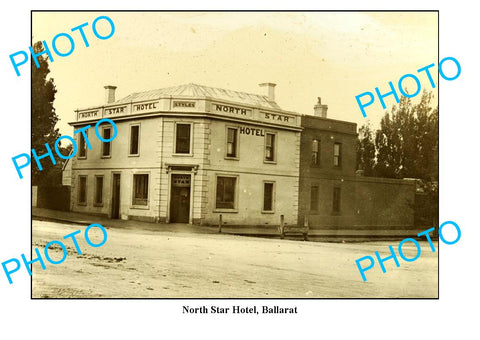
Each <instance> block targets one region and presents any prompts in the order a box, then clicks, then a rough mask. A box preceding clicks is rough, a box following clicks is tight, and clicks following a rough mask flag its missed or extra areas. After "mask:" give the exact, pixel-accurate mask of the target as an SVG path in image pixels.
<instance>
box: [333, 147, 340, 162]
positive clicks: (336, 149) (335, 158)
mask: <svg viewBox="0 0 480 340" xmlns="http://www.w3.org/2000/svg"><path fill="white" fill-rule="evenodd" d="M341 152H342V144H340V143H335V144H333V166H341V165H342V155H341Z"/></svg>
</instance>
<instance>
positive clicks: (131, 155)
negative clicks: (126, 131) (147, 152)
mask: <svg viewBox="0 0 480 340" xmlns="http://www.w3.org/2000/svg"><path fill="white" fill-rule="evenodd" d="M128 157H140V154H139V153H137V154H129V155H128Z"/></svg>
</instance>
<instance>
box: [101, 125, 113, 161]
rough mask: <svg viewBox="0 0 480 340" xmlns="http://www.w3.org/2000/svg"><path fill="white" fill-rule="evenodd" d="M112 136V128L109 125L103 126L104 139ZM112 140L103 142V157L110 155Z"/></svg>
mask: <svg viewBox="0 0 480 340" xmlns="http://www.w3.org/2000/svg"><path fill="white" fill-rule="evenodd" d="M111 137H112V129H111V128H109V127H104V128H103V137H102V138H103V139H110V138H111ZM110 145H111V142H102V157H110Z"/></svg>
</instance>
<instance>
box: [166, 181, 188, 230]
mask: <svg viewBox="0 0 480 340" xmlns="http://www.w3.org/2000/svg"><path fill="white" fill-rule="evenodd" d="M171 189H172V190H171V195H170V222H172V223H188V222H189V216H190V175H173V174H172V188H171Z"/></svg>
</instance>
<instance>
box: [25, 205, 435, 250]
mask: <svg viewBox="0 0 480 340" xmlns="http://www.w3.org/2000/svg"><path fill="white" fill-rule="evenodd" d="M32 219H34V220H44V221H45V220H46V221H55V222H60V223H74V224H81V225H89V224H92V223H100V224H101V225H103V226H104V227H109V228H118V229H126V230H138V229H143V230H149V231H168V232H174V233H175V232H178V233H192V234H218V233H219V231H218V226H200V225H192V224H188V223H153V222H142V221H137V220H120V219H109V218H106V217H101V216H97V215H90V214H85V213H78V212H71V211H59V210H51V209H44V208H37V207H32ZM422 230H425V228H424V229H422ZM422 230H420V229H419V230H413V229H412V230H409V229H406V230H405V229H404V230H400V229H396V228H391V229H390V228H385V229H376V230H374V229H363V230H359V229H353V228H352V229H337V230H332V229H330V230H328V229H318V228H310V230H309V231H308V239H309V240H310V241H321V242H365V241H384V240H398V239H403V238H405V237H414V236H415V235H417V233H419V232H420V231H422ZM221 233H222V234H230V235H241V236H252V237H268V238H280V231H279V227H278V226H277V225H273V224H272V225H266V226H234V225H228V224H225V225H223V226H222V231H221ZM285 238H286V239H290V240H303V237H302V236H300V235H299V236H296V235H290V236H285Z"/></svg>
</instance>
